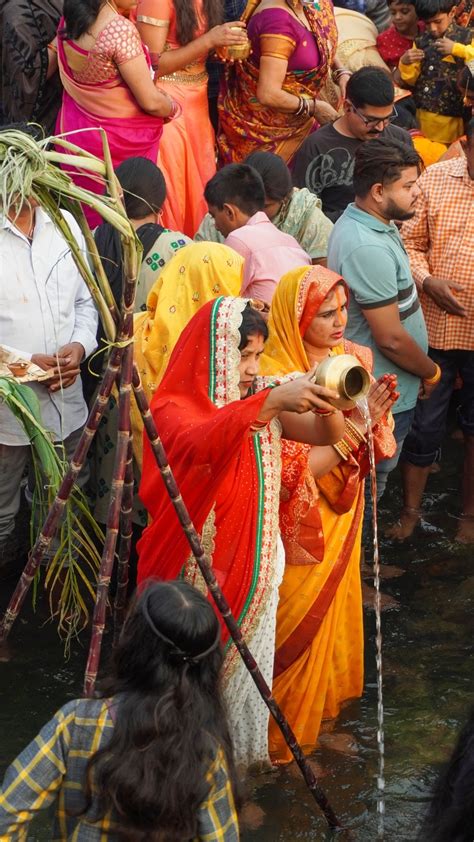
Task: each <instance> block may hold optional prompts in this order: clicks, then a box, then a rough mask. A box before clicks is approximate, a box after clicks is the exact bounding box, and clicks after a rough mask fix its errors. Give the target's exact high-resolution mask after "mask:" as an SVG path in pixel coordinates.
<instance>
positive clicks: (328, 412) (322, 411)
mask: <svg viewBox="0 0 474 842" xmlns="http://www.w3.org/2000/svg"><path fill="white" fill-rule="evenodd" d="M311 411H312V412H313V414H314V415H319V417H320V418H327V417H328V416H329V415H334V413H335V411H336V410H335V409H318V408H317V407H315V409H312V410H311Z"/></svg>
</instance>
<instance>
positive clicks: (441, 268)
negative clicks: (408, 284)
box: [401, 156, 474, 351]
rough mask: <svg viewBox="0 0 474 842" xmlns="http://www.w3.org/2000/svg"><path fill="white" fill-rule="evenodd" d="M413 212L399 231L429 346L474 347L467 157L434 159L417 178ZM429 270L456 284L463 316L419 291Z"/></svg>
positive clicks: (472, 204) (473, 225) (472, 195)
mask: <svg viewBox="0 0 474 842" xmlns="http://www.w3.org/2000/svg"><path fill="white" fill-rule="evenodd" d="M418 186H419V187H420V191H421V192H420V196H419V197H418V200H417V204H416V213H415V216H414V217H412V219H409V220H408V221H407V222H404V223H403V226H402V229H401V234H402V239H403V242H404V245H405V248H406V250H407V253H408V257H409V259H410V266H411V270H412V274H413V278H414V279H415V283H416V284H417V286H418V288H419V290H420V301H421V306H422V308H423V313H424V316H425V321H426V327H427V329H428V340H429V344H430V346H431V347H432V348H438V349H440V350H444V351H450V350H455V349H461V350H465V351H472V350H474V272H473V271H472V252H473V249H474V181H472V180H471V178H470V177H469V173H468V171H467V162H466V158H465V157H464V156H463V157H462V158H453V159H451V160H447V161H443V162H441V163H438V164H433V165H432V166H430V167H428V169H427V170H426V171H425V172H424V173H423V175H422V176H421V177H420V179H419V181H418ZM429 275H432V276H433V277H436V278H441V279H442V280H446V281H453V282H454V283H456V284H460V285H461V286H462V287H463V289H462V290H458V291H455V292H454V294H455V295H456V296H457V297H458V298H459V301H460V303H461V304H462V305H463V306H464V307H465V310H466V312H467V315H466V316H465V317H462V316H452V315H450V314H449V313H445V311H444V310H441V309H440V308H439V307H438V305H437V304H435V302H434V301H433V300H432V299H431V298H430V297H429V295H427V294H426V293H424V292H422V291H421V289H420V288H421V285H422V284H423V281H424V280H425V278H427V277H428V276H429Z"/></svg>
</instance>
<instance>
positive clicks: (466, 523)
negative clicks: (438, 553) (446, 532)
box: [455, 515, 474, 544]
mask: <svg viewBox="0 0 474 842" xmlns="http://www.w3.org/2000/svg"><path fill="white" fill-rule="evenodd" d="M455 541H456V543H457V544H474V515H461V517H460V518H459V526H458V531H457V532H456V538H455Z"/></svg>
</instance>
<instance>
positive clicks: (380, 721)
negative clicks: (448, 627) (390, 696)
mask: <svg viewBox="0 0 474 842" xmlns="http://www.w3.org/2000/svg"><path fill="white" fill-rule="evenodd" d="M357 406H358V408H359V409H360V411H361V413H362V415H363V417H364V421H365V424H366V427H367V447H368V451H369V463H370V494H371V498H372V530H373V540H374V586H375V663H376V666H377V745H378V750H379V770H378V775H377V790H378V798H377V815H378V824H377V838H378V839H383V838H384V823H385V743H384V739H385V737H384V713H383V673H382V609H381V600H380V552H379V536H378V526H377V475H376V472H375V455H374V437H373V433H372V419H371V417H370V410H369V404H368V402H367V398H366V397H363V398H362V399H360V400H358V401H357Z"/></svg>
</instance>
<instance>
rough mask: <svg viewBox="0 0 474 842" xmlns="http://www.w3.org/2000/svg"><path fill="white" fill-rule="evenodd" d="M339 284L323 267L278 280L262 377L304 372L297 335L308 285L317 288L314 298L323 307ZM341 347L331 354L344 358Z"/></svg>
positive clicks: (296, 271)
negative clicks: (319, 301)
mask: <svg viewBox="0 0 474 842" xmlns="http://www.w3.org/2000/svg"><path fill="white" fill-rule="evenodd" d="M341 281H342V278H341V276H340V275H338V274H336V272H331V270H330V269H326V268H325V267H324V266H312V267H310V268H309V269H308V267H307V266H302V267H301V268H299V269H292V270H291V272H287V273H286V275H283V277H282V278H281V280H280V282H279V284H278V286H277V288H276V291H275V295H274V296H273V299H272V304H271V307H270V316H269V319H268V331H269V337H268V340H267V342H266V344H265V351H264V353H263V354H262V357H261V360H260V371H261V373H262V374H269V375H272V374H288V373H289V372H291V371H308V370H309V368H310V364H309V361H308V357H307V355H306V351H305V348H304V345H303V339H302V338H301V335H300V328H299V320H300V317H301V313H302V311H303V307H304V303H305V295H306V293H307V289H308V285H309V284H317V285H318V293H319V295H318V298H319V297H320V299H321V304H322V303H323V301H324V299H325V298H326V296H327V295H328V294H329V292H330V291H331V289H332V288H333V287H334V286H335V285H336V284H338V283H340V282H341ZM344 353H345V350H344V346H343V344H342V343H341V345H338V346H337V347H335V348H332V349H331V354H344Z"/></svg>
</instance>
